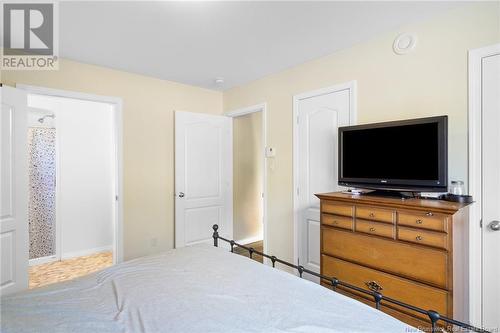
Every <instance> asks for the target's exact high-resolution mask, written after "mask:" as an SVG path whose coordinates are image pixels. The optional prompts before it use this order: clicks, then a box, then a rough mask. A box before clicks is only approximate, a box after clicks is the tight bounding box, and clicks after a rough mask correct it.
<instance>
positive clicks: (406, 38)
mask: <svg viewBox="0 0 500 333" xmlns="http://www.w3.org/2000/svg"><path fill="white" fill-rule="evenodd" d="M415 46H417V35H416V34H413V33H403V34H401V35H399V36H398V37H396V39H395V40H394V43H393V44H392V49H393V50H394V53H396V54H399V55H403V54H408V53H410V52H411V51H413V50H414V49H415Z"/></svg>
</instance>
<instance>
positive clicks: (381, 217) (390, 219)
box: [356, 206, 396, 223]
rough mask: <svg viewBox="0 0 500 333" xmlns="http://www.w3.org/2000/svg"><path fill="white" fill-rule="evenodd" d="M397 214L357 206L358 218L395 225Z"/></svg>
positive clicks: (386, 210)
mask: <svg viewBox="0 0 500 333" xmlns="http://www.w3.org/2000/svg"><path fill="white" fill-rule="evenodd" d="M395 215H396V212H395V211H394V210H391V209H383V208H374V207H365V206H356V218H360V219H365V220H370V221H379V222H386V223H394V220H395Z"/></svg>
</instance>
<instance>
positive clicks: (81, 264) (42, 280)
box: [29, 252, 113, 289]
mask: <svg viewBox="0 0 500 333" xmlns="http://www.w3.org/2000/svg"><path fill="white" fill-rule="evenodd" d="M112 264H113V254H112V253H111V252H102V253H96V254H92V255H89V256H84V257H77V258H71V259H66V260H61V261H53V262H50V263H47V264H42V265H37V266H31V267H30V268H29V288H30V289H32V288H38V287H42V286H46V285H48V284H51V283H56V282H61V281H67V280H71V279H74V278H77V277H80V276H84V275H87V274H90V273H93V272H97V271H99V270H101V269H104V268H106V267H109V266H111V265H112Z"/></svg>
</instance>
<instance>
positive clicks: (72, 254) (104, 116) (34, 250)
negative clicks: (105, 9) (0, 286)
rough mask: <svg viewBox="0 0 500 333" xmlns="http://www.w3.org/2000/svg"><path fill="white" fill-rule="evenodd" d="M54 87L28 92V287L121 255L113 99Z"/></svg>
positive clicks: (87, 269)
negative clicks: (56, 90)
mask: <svg viewBox="0 0 500 333" xmlns="http://www.w3.org/2000/svg"><path fill="white" fill-rule="evenodd" d="M40 89H41V88H40ZM49 92H51V94H44V93H43V91H34V92H33V93H28V106H29V107H30V113H29V114H28V176H29V177H28V179H29V191H28V192H29V201H28V221H29V266H30V268H29V287H30V288H36V287H41V286H44V285H47V284H51V283H54V282H60V281H65V280H69V279H72V278H76V277H80V276H83V275H86V274H89V273H92V272H95V271H98V270H101V269H104V268H106V267H108V266H111V265H112V264H113V263H114V262H117V261H120V260H121V255H122V254H121V251H117V245H119V244H121V236H120V232H119V231H120V229H121V228H120V225H121V222H120V219H121V205H120V202H119V200H120V195H119V193H120V188H121V185H120V178H121V177H120V170H121V168H120V159H119V158H118V156H119V155H120V154H119V149H118V143H119V135H118V134H119V129H118V128H117V124H118V122H117V117H116V115H117V112H116V104H113V103H109V102H100V101H94V100H88V99H82V98H73V97H68V96H58V95H55V94H54V93H53V91H49ZM118 252H119V253H118Z"/></svg>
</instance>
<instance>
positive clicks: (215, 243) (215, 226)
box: [212, 224, 219, 247]
mask: <svg viewBox="0 0 500 333" xmlns="http://www.w3.org/2000/svg"><path fill="white" fill-rule="evenodd" d="M212 229H214V233H213V235H212V237H213V238H214V246H215V247H218V246H219V233H218V232H217V230H218V229H219V226H218V225H217V224H214V225H213V226H212Z"/></svg>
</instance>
